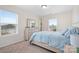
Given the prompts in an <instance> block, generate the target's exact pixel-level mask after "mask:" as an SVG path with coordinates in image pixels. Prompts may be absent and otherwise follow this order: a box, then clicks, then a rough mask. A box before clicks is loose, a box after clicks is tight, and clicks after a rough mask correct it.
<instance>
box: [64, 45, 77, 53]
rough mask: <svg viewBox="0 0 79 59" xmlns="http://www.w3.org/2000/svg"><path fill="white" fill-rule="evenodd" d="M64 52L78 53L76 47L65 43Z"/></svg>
mask: <svg viewBox="0 0 79 59" xmlns="http://www.w3.org/2000/svg"><path fill="white" fill-rule="evenodd" d="M64 53H76V47H74V46H72V45H65V47H64Z"/></svg>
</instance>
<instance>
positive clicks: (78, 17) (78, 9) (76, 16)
mask: <svg viewBox="0 0 79 59" xmlns="http://www.w3.org/2000/svg"><path fill="white" fill-rule="evenodd" d="M76 23H79V6H74V7H73V12H72V24H76Z"/></svg>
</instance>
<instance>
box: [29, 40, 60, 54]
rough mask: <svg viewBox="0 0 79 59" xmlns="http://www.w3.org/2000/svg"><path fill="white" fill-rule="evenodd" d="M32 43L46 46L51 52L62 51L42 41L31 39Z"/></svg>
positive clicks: (42, 46)
mask: <svg viewBox="0 0 79 59" xmlns="http://www.w3.org/2000/svg"><path fill="white" fill-rule="evenodd" d="M30 44H33V45H37V46H39V47H41V48H44V49H46V50H49V51H51V52H56V53H61V51H60V49H57V48H54V47H51V46H49V45H48V44H46V43H42V42H38V41H31V42H30Z"/></svg>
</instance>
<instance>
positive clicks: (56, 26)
mask: <svg viewBox="0 0 79 59" xmlns="http://www.w3.org/2000/svg"><path fill="white" fill-rule="evenodd" d="M53 19H55V20H56V21H57V25H55V26H56V30H57V27H58V19H57V18H50V19H48V29H49V26H50V25H49V20H53Z"/></svg>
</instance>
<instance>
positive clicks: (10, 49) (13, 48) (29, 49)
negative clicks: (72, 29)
mask: <svg viewBox="0 0 79 59" xmlns="http://www.w3.org/2000/svg"><path fill="white" fill-rule="evenodd" d="M0 53H51V52H50V51H47V50H45V49H43V48H40V47H38V46H35V45H30V44H29V42H26V41H23V42H19V43H16V44H13V45H9V46H7V47H3V48H0Z"/></svg>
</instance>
